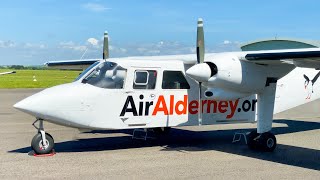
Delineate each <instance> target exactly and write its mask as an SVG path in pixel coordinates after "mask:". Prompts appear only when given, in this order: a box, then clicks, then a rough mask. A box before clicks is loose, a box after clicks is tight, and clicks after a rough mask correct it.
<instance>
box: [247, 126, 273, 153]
mask: <svg viewBox="0 0 320 180" xmlns="http://www.w3.org/2000/svg"><path fill="white" fill-rule="evenodd" d="M247 140H248V147H249V148H250V149H253V150H262V151H267V152H272V151H273V150H274V149H275V148H276V146H277V140H276V137H275V136H274V135H273V134H272V133H271V132H265V133H261V134H259V133H257V130H254V131H251V132H250V134H249V135H248V137H247Z"/></svg>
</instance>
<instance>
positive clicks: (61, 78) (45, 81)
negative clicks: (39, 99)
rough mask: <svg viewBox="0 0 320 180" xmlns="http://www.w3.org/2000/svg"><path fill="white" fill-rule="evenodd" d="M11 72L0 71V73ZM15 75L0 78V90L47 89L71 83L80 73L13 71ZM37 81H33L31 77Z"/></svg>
mask: <svg viewBox="0 0 320 180" xmlns="http://www.w3.org/2000/svg"><path fill="white" fill-rule="evenodd" d="M7 71H12V70H11V69H0V72H7ZM14 71H16V72H17V73H16V74H8V75H2V76H0V88H2V89H3V88H48V87H52V86H55V85H59V84H64V83H68V82H72V81H73V80H74V79H75V78H76V77H77V76H78V75H79V73H81V72H80V71H62V70H14ZM34 76H35V79H36V80H37V81H33V80H34V79H33V77H34Z"/></svg>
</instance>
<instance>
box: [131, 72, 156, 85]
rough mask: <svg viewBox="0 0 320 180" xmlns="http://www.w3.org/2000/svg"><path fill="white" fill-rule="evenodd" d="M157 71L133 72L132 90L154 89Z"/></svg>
mask: <svg viewBox="0 0 320 180" xmlns="http://www.w3.org/2000/svg"><path fill="white" fill-rule="evenodd" d="M156 81H157V71H154V70H137V71H135V72H134V82H133V89H155V87H156Z"/></svg>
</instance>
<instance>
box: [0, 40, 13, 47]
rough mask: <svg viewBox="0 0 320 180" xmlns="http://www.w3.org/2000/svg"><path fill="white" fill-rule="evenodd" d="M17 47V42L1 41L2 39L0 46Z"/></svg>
mask: <svg viewBox="0 0 320 180" xmlns="http://www.w3.org/2000/svg"><path fill="white" fill-rule="evenodd" d="M13 47H16V43H14V42H13V41H1V40H0V48H13Z"/></svg>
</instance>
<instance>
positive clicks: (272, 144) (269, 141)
mask: <svg viewBox="0 0 320 180" xmlns="http://www.w3.org/2000/svg"><path fill="white" fill-rule="evenodd" d="M273 146H274V140H273V139H272V138H269V139H268V140H267V147H268V148H272V147H273Z"/></svg>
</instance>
